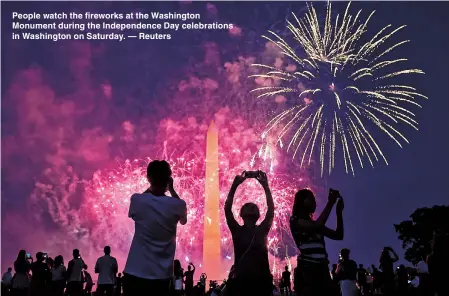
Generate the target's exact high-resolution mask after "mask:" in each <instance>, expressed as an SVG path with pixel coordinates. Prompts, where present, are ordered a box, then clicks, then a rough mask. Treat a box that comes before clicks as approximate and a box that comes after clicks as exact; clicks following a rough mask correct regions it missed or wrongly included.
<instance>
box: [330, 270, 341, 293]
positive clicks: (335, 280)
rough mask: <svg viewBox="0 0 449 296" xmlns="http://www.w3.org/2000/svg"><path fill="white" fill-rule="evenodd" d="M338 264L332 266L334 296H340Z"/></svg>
mask: <svg viewBox="0 0 449 296" xmlns="http://www.w3.org/2000/svg"><path fill="white" fill-rule="evenodd" d="M337 267H338V265H337V264H332V270H331V279H332V287H331V290H332V295H333V296H340V294H341V293H340V283H339V281H340V280H339V279H338V277H337Z"/></svg>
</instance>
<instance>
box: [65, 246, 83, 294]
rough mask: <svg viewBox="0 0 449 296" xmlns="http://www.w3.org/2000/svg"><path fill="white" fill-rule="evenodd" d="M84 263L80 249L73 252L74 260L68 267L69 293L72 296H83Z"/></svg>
mask: <svg viewBox="0 0 449 296" xmlns="http://www.w3.org/2000/svg"><path fill="white" fill-rule="evenodd" d="M84 265H85V264H84V261H83V259H82V258H81V255H80V251H79V250H78V249H74V250H73V259H72V260H70V261H69V264H68V267H67V291H66V293H67V294H68V295H70V296H81V295H83V267H84Z"/></svg>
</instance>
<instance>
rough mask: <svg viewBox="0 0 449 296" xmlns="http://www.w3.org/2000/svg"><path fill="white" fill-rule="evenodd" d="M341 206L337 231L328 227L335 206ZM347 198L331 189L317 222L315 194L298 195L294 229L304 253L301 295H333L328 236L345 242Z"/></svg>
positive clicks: (297, 281)
mask: <svg viewBox="0 0 449 296" xmlns="http://www.w3.org/2000/svg"><path fill="white" fill-rule="evenodd" d="M335 204H337V207H336V212H337V228H336V229H335V230H333V229H330V228H328V227H327V226H326V222H327V219H328V218H329V215H330V213H331V211H332V208H333V207H334V205H335ZM343 208H344V203H343V198H342V197H341V195H340V192H338V191H337V190H333V189H330V190H329V196H328V202H327V205H326V207H325V208H324V210H323V212H322V213H321V215H320V216H319V217H318V219H317V220H314V219H313V217H312V216H313V214H314V213H315V210H316V200H315V195H314V194H313V192H312V191H311V190H309V189H302V190H299V191H298V192H297V193H296V194H295V201H294V204H293V210H292V216H291V218H290V230H291V233H292V236H293V239H294V241H295V243H296V246H297V247H298V249H299V251H300V255H299V256H298V265H297V273H296V274H295V290H296V293H297V295H301V296H315V295H316V296H322V295H331V294H332V291H333V288H332V280H331V277H330V273H329V267H328V265H329V260H328V255H327V251H326V243H325V241H324V237H327V238H330V239H333V240H342V239H343V234H344V232H343Z"/></svg>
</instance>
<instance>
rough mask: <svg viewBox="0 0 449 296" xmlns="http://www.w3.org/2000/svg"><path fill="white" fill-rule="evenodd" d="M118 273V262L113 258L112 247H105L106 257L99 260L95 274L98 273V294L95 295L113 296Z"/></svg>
mask: <svg viewBox="0 0 449 296" xmlns="http://www.w3.org/2000/svg"><path fill="white" fill-rule="evenodd" d="M117 272H118V264H117V260H116V259H115V258H114V257H112V256H111V247H109V246H106V247H104V256H102V257H100V258H98V260H97V263H96V264H95V273H98V281H97V292H96V293H95V295H104V294H105V293H106V296H113V295H114V285H115V275H116V274H117Z"/></svg>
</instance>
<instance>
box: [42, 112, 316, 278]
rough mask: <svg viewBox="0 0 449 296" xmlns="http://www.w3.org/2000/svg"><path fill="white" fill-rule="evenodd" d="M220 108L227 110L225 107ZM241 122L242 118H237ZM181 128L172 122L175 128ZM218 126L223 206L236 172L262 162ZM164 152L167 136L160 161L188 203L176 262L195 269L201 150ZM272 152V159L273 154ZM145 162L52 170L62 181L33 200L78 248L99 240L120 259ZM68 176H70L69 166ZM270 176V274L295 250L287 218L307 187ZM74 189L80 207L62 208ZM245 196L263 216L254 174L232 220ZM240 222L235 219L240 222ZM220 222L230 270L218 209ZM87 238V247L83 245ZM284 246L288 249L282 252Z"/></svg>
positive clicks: (199, 225) (46, 187)
mask: <svg viewBox="0 0 449 296" xmlns="http://www.w3.org/2000/svg"><path fill="white" fill-rule="evenodd" d="M224 112H225V113H226V111H224ZM216 117H217V118H222V120H221V121H222V122H221V124H226V123H227V120H226V119H225V118H224V117H220V116H219V115H217V116H216ZM240 123H242V122H241V121H240ZM181 126H182V125H179V126H178V131H179V130H180V129H181V128H180V127H181ZM185 128H187V127H185ZM199 129H200V130H201V129H202V128H199ZM221 130H222V132H221V133H220V134H221V136H222V141H221V142H222V143H224V144H225V145H226V144H227V145H229V146H228V147H227V148H225V149H222V150H221V152H220V156H219V165H220V203H221V208H223V204H224V201H225V199H226V196H227V191H228V189H229V187H230V185H231V183H232V181H233V179H234V176H235V175H236V174H240V173H241V172H242V171H243V170H245V169H265V168H266V167H267V165H266V164H265V163H264V162H263V161H262V160H263V157H261V158H260V161H259V162H255V159H254V158H251V154H252V151H251V148H252V146H253V144H252V143H251V142H249V141H247V142H246V143H247V144H245V139H246V138H247V137H245V136H244V137H233V136H232V135H234V136H235V133H234V132H223V130H230V131H234V128H232V126H231V127H228V128H227V129H221ZM244 132H245V133H246V134H247V136H250V137H251V136H252V135H251V130H245V131H244ZM242 140H243V141H242ZM200 141H201V142H203V141H204V139H200ZM232 147H239V148H232ZM253 148H255V147H253ZM167 151H169V146H168V144H167V141H166V142H164V149H162V152H161V155H160V157H159V158H164V159H168V160H169V162H170V164H171V166H172V169H173V174H174V177H175V188H176V190H177V191H178V193H179V194H180V195H181V197H182V198H183V199H184V200H185V201H186V203H187V208H188V223H187V224H186V225H185V226H179V227H178V238H177V254H176V256H177V258H179V259H180V260H182V261H183V262H191V261H193V262H196V263H197V265H198V266H199V267H200V268H201V258H202V239H203V221H204V219H203V217H204V210H203V206H204V175H205V170H204V169H205V166H204V163H205V161H204V152H202V151H199V153H194V152H190V151H186V152H182V153H179V154H177V153H176V151H174V152H172V153H167ZM271 153H273V156H274V154H275V153H276V151H272V152H271ZM149 161H151V158H146V159H135V160H126V161H125V162H124V163H122V164H120V165H118V166H117V168H116V169H113V170H100V171H97V172H95V173H94V175H93V177H92V179H91V180H90V181H80V180H79V179H78V178H77V177H75V176H73V175H69V174H66V175H64V177H62V178H61V174H56V176H58V178H60V180H59V182H57V183H60V184H62V186H58V187H55V186H54V185H53V186H52V185H49V184H46V185H45V184H43V183H39V184H38V186H37V188H36V190H35V191H34V194H33V197H34V198H35V200H37V201H43V200H44V201H46V203H47V205H48V212H49V213H50V215H51V216H52V218H53V220H55V221H58V223H59V224H60V225H62V226H63V227H64V228H65V231H66V232H67V233H69V234H72V236H73V237H79V238H82V239H83V240H86V241H87V242H89V243H88V244H86V246H85V248H88V249H89V248H92V247H93V248H92V249H98V248H100V247H101V246H102V245H106V244H108V245H111V247H112V248H113V250H115V252H116V253H117V252H118V253H120V257H119V260H120V261H121V262H123V263H124V259H126V252H127V250H128V248H129V245H130V242H131V239H132V236H133V231H134V225H133V222H132V220H131V219H129V218H128V215H127V214H128V207H129V198H130V196H131V195H132V194H133V193H135V192H142V191H144V190H145V189H146V188H147V187H148V182H147V180H146V177H145V168H146V165H147V164H148V162H149ZM259 163H260V165H259ZM269 163H270V164H269V166H268V167H272V166H273V163H274V160H273V159H272V160H270V162H269ZM251 167H252V168H251ZM52 173H53V172H51V171H49V172H48V175H47V177H48V178H49V179H51V174H52ZM67 173H70V170H69V172H67ZM269 179H270V186H271V189H272V193H273V197H274V200H275V205H276V212H277V215H276V218H275V221H274V223H273V227H272V230H271V232H270V234H269V242H268V244H269V245H268V247H269V250H270V254H271V255H270V257H271V259H270V260H271V262H272V269H273V273H275V274H277V273H278V272H279V267H281V270H282V267H283V266H284V264H285V263H286V262H285V260H287V263H288V261H289V258H287V257H291V256H293V255H295V248H294V246H293V245H292V242H291V241H290V239H289V226H288V220H289V216H290V212H291V208H292V202H293V196H294V194H295V192H296V190H297V189H298V188H303V187H306V186H307V185H308V184H307V182H306V181H305V180H303V178H301V177H298V176H297V177H295V178H292V177H287V176H286V175H282V174H277V173H276V172H274V171H271V172H270V173H269ZM54 183H56V182H54ZM77 188H78V189H77ZM77 190H81V191H82V192H83V193H82V195H83V196H84V202H83V204H82V205H81V207H80V209H78V210H77V211H76V212H75V211H73V210H72V211H67V209H66V208H64V207H61V205H68V204H70V199H72V198H74V197H75V195H76V191H77ZM61 196H63V199H61ZM249 201H251V202H255V203H256V204H257V205H258V206H259V208H260V209H261V215H262V217H263V216H264V215H265V211H266V202H265V195H264V192H263V190H262V188H261V186H260V185H259V184H258V183H257V182H256V181H255V180H253V179H252V180H247V181H246V182H245V183H244V184H243V185H242V186H241V188H240V189H239V190H238V191H237V194H236V198H235V204H234V207H233V211H234V215H235V217H236V218H237V219H238V220H240V218H239V217H238V212H239V209H240V208H241V206H242V205H243V204H244V203H246V202H249ZM71 221H72V222H71ZM240 222H242V221H241V220H240ZM220 227H221V232H222V237H221V246H222V254H223V260H224V262H225V267H226V268H229V267H230V264H231V263H232V262H233V249H232V238H231V237H230V233H229V230H228V228H227V225H226V222H225V220H224V215H223V213H221V222H220ZM92 243H93V246H92V247H90V246H91V245H92ZM286 248H287V249H288V251H287V254H286ZM90 252H93V250H92V251H89V253H90Z"/></svg>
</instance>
